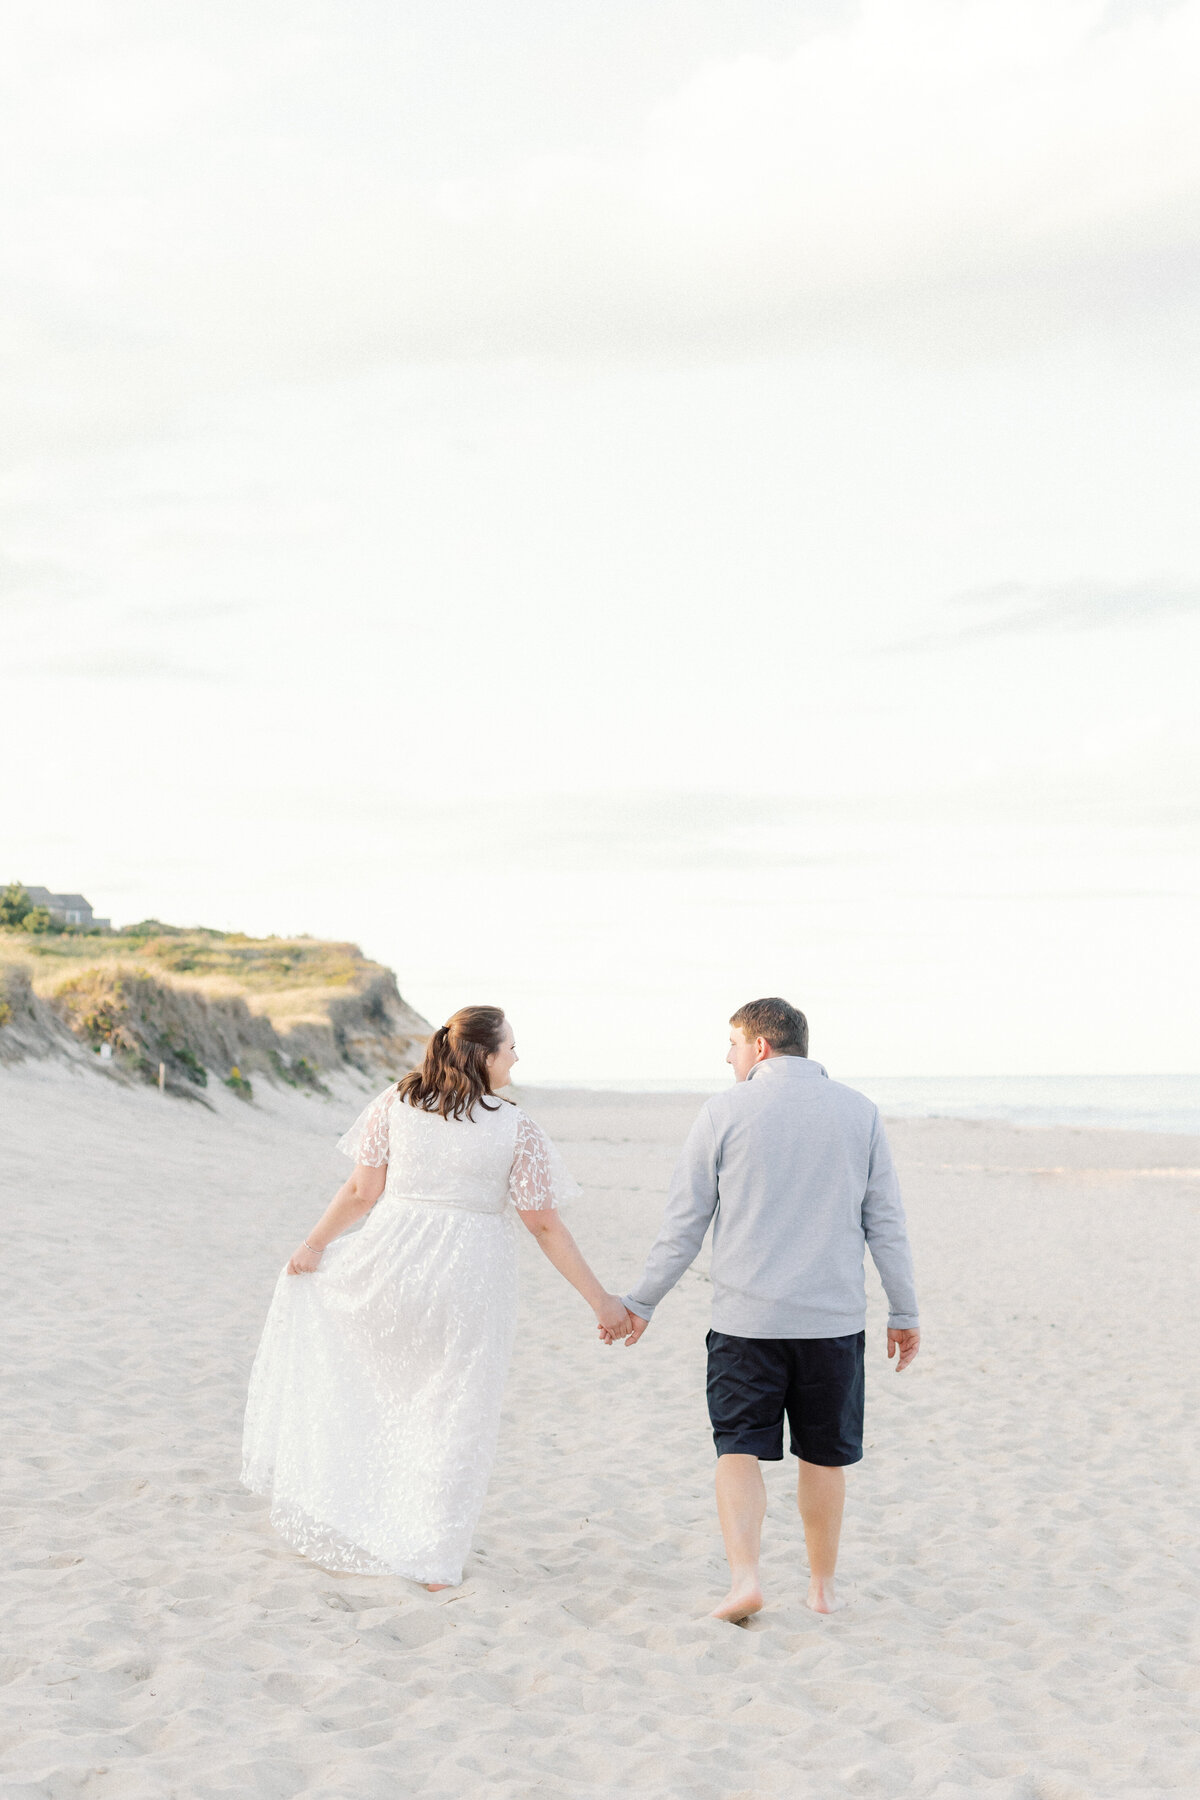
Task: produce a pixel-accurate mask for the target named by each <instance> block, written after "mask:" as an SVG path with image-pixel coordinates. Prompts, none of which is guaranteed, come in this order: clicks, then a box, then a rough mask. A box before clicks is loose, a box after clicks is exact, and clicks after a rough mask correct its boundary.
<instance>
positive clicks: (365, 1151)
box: [337, 1084, 396, 1169]
mask: <svg viewBox="0 0 1200 1800" xmlns="http://www.w3.org/2000/svg"><path fill="white" fill-rule="evenodd" d="M395 1098H396V1089H395V1086H394V1084H393V1086H391V1087H389V1088H386V1089H385V1090H384V1092H383V1093H382V1094H380V1095H378V1096H377V1097H376V1098H375V1099H374V1100H372V1102H371V1104H370V1105H369V1106H364V1107H363V1109H362V1111H361V1112H360V1113H359V1115H358V1117H357V1119H355V1121H354V1123H353V1125H352V1126H351V1127H350V1129H349V1131H348V1132H347V1133H346V1135H345V1137H340V1138H339V1139H338V1141H337V1147H338V1149H339V1150H340V1151H341V1153H342V1155H343V1156H348V1157H349V1158H350V1160H351V1162H353V1163H362V1164H363V1165H364V1167H366V1168H368V1169H382V1167H383V1165H384V1164H385V1163H386V1161H387V1159H388V1114H389V1113H390V1112H391V1110H392V1101H393V1100H394V1099H395Z"/></svg>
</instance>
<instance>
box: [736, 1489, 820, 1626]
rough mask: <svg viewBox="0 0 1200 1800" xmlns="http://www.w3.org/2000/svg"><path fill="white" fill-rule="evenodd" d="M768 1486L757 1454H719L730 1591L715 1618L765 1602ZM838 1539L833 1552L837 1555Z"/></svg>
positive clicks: (744, 1613)
mask: <svg viewBox="0 0 1200 1800" xmlns="http://www.w3.org/2000/svg"><path fill="white" fill-rule="evenodd" d="M766 1511H767V1490H766V1487H765V1486H764V1484H763V1478H762V1470H761V1469H760V1468H759V1466H758V1458H757V1456H739V1455H736V1454H728V1455H725V1456H718V1458H717V1516H718V1517H719V1519H720V1521H721V1536H722V1537H723V1538H724V1539H725V1555H726V1556H727V1557H728V1559H729V1577H730V1580H729V1592H728V1593H727V1594H726V1596H725V1598H724V1599H723V1600H722V1602H721V1604H720V1606H718V1607H715V1608H714V1609H713V1613H712V1617H713V1618H714V1619H728V1620H729V1621H730V1622H731V1623H736V1622H737V1621H738V1620H739V1619H748V1618H749V1617H750V1614H751V1613H756V1612H758V1611H759V1609H760V1608H761V1606H762V1603H763V1596H762V1588H761V1587H760V1586H759V1584H758V1556H759V1550H760V1547H761V1545H762V1527H763V1519H764V1518H765V1516H766ZM836 1553H837V1552H836V1543H835V1549H834V1554H835V1555H836Z"/></svg>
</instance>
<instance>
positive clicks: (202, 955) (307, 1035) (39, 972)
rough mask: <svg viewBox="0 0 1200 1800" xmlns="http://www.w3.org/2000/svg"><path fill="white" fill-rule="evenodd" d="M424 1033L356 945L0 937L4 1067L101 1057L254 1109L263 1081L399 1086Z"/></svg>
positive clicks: (168, 935) (131, 933)
mask: <svg viewBox="0 0 1200 1800" xmlns="http://www.w3.org/2000/svg"><path fill="white" fill-rule="evenodd" d="M428 1032H429V1025H428V1023H427V1022H426V1021H425V1020H424V1019H422V1018H421V1016H420V1014H419V1013H416V1012H414V1011H413V1009H412V1008H411V1007H409V1006H408V1005H406V1003H405V1002H404V1000H403V999H402V998H401V996H400V994H399V991H398V990H397V987H396V979H395V976H394V975H393V974H392V972H391V970H390V969H386V968H384V967H383V965H382V964H381V963H376V962H372V961H370V960H369V959H368V958H367V957H365V956H364V955H363V954H362V952H361V950H359V948H358V946H357V945H355V944H344V943H331V942H327V941H325V940H323V939H320V938H276V937H268V938H252V937H247V936H246V935H245V934H244V933H241V932H220V931H210V930H205V929H202V928H194V929H190V930H185V929H181V928H179V927H175V926H170V925H164V924H162V923H161V921H159V920H157V919H151V920H146V921H145V922H144V923H143V924H141V925H136V926H128V927H126V928H125V929H124V930H122V931H120V932H112V933H103V934H100V933H84V932H63V933H61V934H50V933H41V932H39V933H29V932H26V931H23V930H21V929H18V928H12V929H3V928H0V1061H6V1062H13V1061H18V1060H21V1059H23V1058H24V1057H27V1056H45V1055H53V1054H60V1055H61V1054H67V1055H74V1054H77V1053H78V1052H79V1051H84V1052H90V1053H91V1054H93V1055H95V1056H97V1057H99V1056H100V1054H101V1052H102V1050H103V1047H104V1046H106V1045H107V1046H108V1050H107V1052H106V1054H107V1055H108V1056H110V1057H111V1063H109V1064H107V1065H106V1066H109V1067H111V1068H112V1069H113V1070H114V1071H115V1072H116V1073H118V1074H119V1075H124V1076H127V1077H129V1078H131V1079H138V1078H140V1079H142V1080H157V1079H158V1073H159V1066H160V1064H161V1065H162V1066H163V1069H164V1071H165V1078H166V1084H167V1086H168V1087H169V1088H170V1089H171V1091H172V1092H176V1093H179V1094H181V1095H187V1096H188V1097H190V1098H200V1097H201V1094H202V1090H203V1089H204V1088H205V1087H206V1086H207V1085H208V1082H209V1079H210V1077H213V1078H216V1079H219V1080H222V1081H224V1082H225V1083H226V1084H227V1085H228V1086H230V1087H232V1088H233V1089H234V1090H235V1091H237V1092H239V1093H242V1094H243V1095H244V1096H245V1097H249V1096H250V1095H251V1094H252V1092H253V1080H254V1078H255V1077H262V1078H266V1079H268V1080H272V1081H280V1082H286V1083H289V1084H291V1085H296V1086H307V1087H315V1088H320V1086H321V1085H322V1076H323V1074H326V1073H329V1072H332V1071H335V1070H337V1069H338V1068H354V1069H359V1070H361V1071H362V1072H363V1073H365V1074H369V1075H375V1074H390V1073H392V1072H393V1071H394V1072H395V1073H397V1074H399V1073H400V1072H401V1071H402V1070H404V1069H406V1068H409V1067H411V1066H412V1064H413V1062H414V1061H415V1060H416V1059H417V1058H418V1057H419V1055H420V1052H421V1050H422V1049H423V1046H424V1041H425V1038H426V1036H427V1035H428Z"/></svg>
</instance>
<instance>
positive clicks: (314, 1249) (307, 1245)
mask: <svg viewBox="0 0 1200 1800" xmlns="http://www.w3.org/2000/svg"><path fill="white" fill-rule="evenodd" d="M300 1242H301V1243H302V1244H303V1245H304V1248H305V1249H306V1250H311V1251H312V1253H313V1255H314V1256H324V1254H325V1252H324V1251H323V1250H318V1249H317V1246H316V1245H315V1244H310V1243H309V1241H308V1239H307V1238H301V1239H300Z"/></svg>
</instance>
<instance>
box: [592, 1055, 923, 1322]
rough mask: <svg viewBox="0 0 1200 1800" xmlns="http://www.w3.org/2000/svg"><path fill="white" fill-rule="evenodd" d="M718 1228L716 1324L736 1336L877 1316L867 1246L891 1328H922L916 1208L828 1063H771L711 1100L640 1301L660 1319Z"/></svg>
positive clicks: (643, 1312)
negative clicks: (912, 1245)
mask: <svg viewBox="0 0 1200 1800" xmlns="http://www.w3.org/2000/svg"><path fill="white" fill-rule="evenodd" d="M710 1222H711V1223H712V1227H713V1240H712V1287H713V1302H712V1324H713V1330H714V1331H723V1332H728V1333H729V1334H730V1335H731V1336H733V1337H761V1338H823V1337H846V1336H849V1335H850V1334H851V1333H852V1332H856V1331H861V1330H862V1328H863V1325H864V1323H865V1320H866V1309H867V1300H866V1282H865V1279H864V1276H863V1250H864V1246H865V1247H866V1248H868V1249H869V1250H870V1252H871V1255H872V1258H873V1259H874V1262H875V1267H876V1268H877V1269H878V1270H879V1275H880V1279H881V1280H882V1282H883V1286H884V1291H885V1292H886V1294H887V1297H888V1305H889V1308H890V1312H889V1315H888V1324H889V1325H894V1326H910V1325H916V1324H917V1323H918V1320H917V1296H916V1289H915V1286H914V1283H913V1266H912V1252H911V1251H910V1249H909V1246H908V1235H907V1232H906V1231H905V1227H904V1207H903V1205H902V1204H901V1200H900V1188H899V1184H898V1183H897V1180H896V1172H895V1170H894V1168H893V1167H892V1157H891V1152H890V1150H889V1149H888V1142H887V1138H886V1137H885V1135H884V1130H883V1126H882V1124H881V1123H880V1119H879V1110H878V1108H877V1107H876V1106H875V1105H874V1104H873V1103H872V1102H871V1101H870V1100H868V1099H867V1098H866V1096H865V1095H864V1094H859V1093H856V1092H855V1090H854V1089H853V1088H848V1087H843V1086H842V1084H841V1083H840V1082H837V1081H830V1079H829V1077H828V1075H827V1074H826V1072H825V1070H824V1069H823V1068H822V1067H821V1064H820V1063H818V1062H811V1061H810V1060H809V1059H808V1058H807V1057H802V1056H771V1057H768V1058H766V1060H765V1061H763V1062H760V1063H756V1064H755V1065H754V1067H753V1069H752V1070H751V1071H750V1078H749V1080H747V1081H743V1082H738V1083H737V1084H736V1086H734V1087H731V1088H730V1089H729V1090H728V1091H727V1092H725V1093H722V1094H716V1095H714V1096H713V1098H712V1099H711V1100H708V1101H706V1102H705V1104H704V1106H703V1107H702V1108H701V1111H700V1116H699V1118H698V1119H697V1120H696V1123H695V1124H694V1125H693V1126H692V1129H691V1131H690V1132H689V1134H688V1139H687V1142H686V1144H685V1145H684V1147H683V1154H682V1155H681V1157H680V1159H679V1162H678V1164H677V1166H676V1169H675V1173H674V1175H673V1176H672V1177H671V1186H670V1189H669V1191H668V1194H667V1205H666V1211H665V1213H664V1215H663V1222H662V1226H661V1229H660V1230H659V1234H658V1238H657V1240H656V1241H655V1243H654V1245H653V1248H652V1249H651V1251H650V1254H649V1256H648V1257H647V1258H646V1266H645V1268H644V1270H643V1271H642V1275H641V1278H640V1280H638V1281H637V1282H636V1283H635V1284H634V1286H633V1287H632V1289H631V1290H630V1292H629V1293H628V1294H624V1295H622V1299H623V1300H624V1302H625V1305H626V1306H627V1307H628V1308H629V1309H630V1311H631V1312H635V1313H638V1314H639V1315H640V1317H642V1318H643V1319H648V1318H650V1316H651V1315H652V1313H653V1312H654V1308H655V1307H656V1306H657V1305H658V1302H659V1301H660V1300H661V1299H662V1297H663V1295H664V1294H666V1293H668V1292H669V1291H670V1289H671V1288H673V1287H674V1286H675V1283H676V1282H677V1281H678V1280H679V1277H680V1276H681V1275H682V1274H683V1272H684V1270H685V1269H686V1268H688V1267H689V1266H690V1265H691V1263H692V1262H693V1261H694V1260H695V1258H696V1254H697V1252H698V1251H699V1249H700V1246H701V1244H702V1243H703V1241H704V1234H705V1232H706V1231H707V1230H708V1227H709V1224H710Z"/></svg>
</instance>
